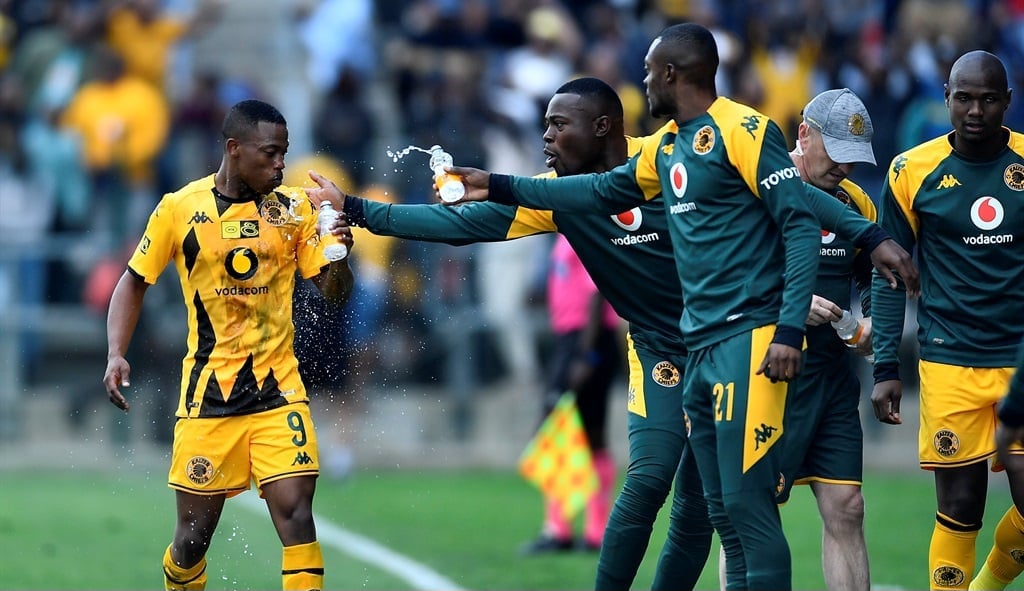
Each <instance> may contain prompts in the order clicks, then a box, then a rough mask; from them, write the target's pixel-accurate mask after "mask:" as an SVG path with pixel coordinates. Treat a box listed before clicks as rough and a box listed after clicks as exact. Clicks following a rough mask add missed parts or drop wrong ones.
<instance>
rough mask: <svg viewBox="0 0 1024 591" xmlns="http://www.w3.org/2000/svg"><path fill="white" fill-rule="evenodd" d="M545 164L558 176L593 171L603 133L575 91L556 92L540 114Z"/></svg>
mask: <svg viewBox="0 0 1024 591" xmlns="http://www.w3.org/2000/svg"><path fill="white" fill-rule="evenodd" d="M544 126H545V129H544V155H545V156H547V159H546V160H545V162H544V163H545V164H546V165H547V166H548V168H554V169H555V172H557V173H558V176H569V175H574V174H582V173H587V172H593V171H594V164H595V161H596V160H598V159H599V157H600V154H601V149H600V147H601V146H602V145H603V138H604V136H605V134H604V133H602V132H601V131H600V130H601V129H603V127H602V126H600V125H599V118H598V117H597V116H596V114H595V113H594V110H593V109H592V108H591V107H590V106H589V105H588V104H587V103H586V101H585V99H583V98H582V97H580V96H579V95H577V94H556V95H555V96H553V97H552V98H551V101H550V102H549V103H548V110H547V112H546V113H545V115H544Z"/></svg>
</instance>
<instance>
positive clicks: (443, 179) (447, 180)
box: [430, 146, 466, 203]
mask: <svg viewBox="0 0 1024 591" xmlns="http://www.w3.org/2000/svg"><path fill="white" fill-rule="evenodd" d="M453 164H454V161H453V160H452V155H451V154H449V153H448V152H445V151H444V148H442V147H441V146H431V147H430V170H432V171H433V172H434V182H435V183H437V192H438V193H440V195H441V201H444V202H445V203H454V202H455V201H458V200H460V199H462V198H463V197H464V196H465V195H466V186H465V185H463V184H462V179H461V178H459V176H458V175H454V174H450V173H447V172H445V171H444V169H445V167H446V166H452V165H453Z"/></svg>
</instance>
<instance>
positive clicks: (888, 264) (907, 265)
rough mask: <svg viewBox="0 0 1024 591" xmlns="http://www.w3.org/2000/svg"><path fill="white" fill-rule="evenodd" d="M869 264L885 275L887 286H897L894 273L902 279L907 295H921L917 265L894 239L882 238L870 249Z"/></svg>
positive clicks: (894, 287) (912, 296)
mask: <svg viewBox="0 0 1024 591" xmlns="http://www.w3.org/2000/svg"><path fill="white" fill-rule="evenodd" d="M871 264H873V265H874V266H875V269H877V270H878V272H879V274H881V275H882V277H885V280H886V281H887V282H888V283H889V287H891V288H893V289H896V288H897V287H898V286H899V283H898V280H897V279H896V276H895V275H894V274H893V272H894V271H895V273H896V275H899V277H900V279H902V280H903V285H904V286H905V287H906V288H907V296H908V297H911V298H916V297H917V296H919V295H921V276H920V274H919V273H918V271H917V265H915V264H914V259H913V258H911V256H910V253H908V252H907V251H906V250H904V249H903V247H902V246H900V245H899V244H897V243H896V241H895V240H893V239H891V238H890V239H889V240H883V241H882V242H880V243H879V244H878V246H876V247H875V249H874V250H872V251H871Z"/></svg>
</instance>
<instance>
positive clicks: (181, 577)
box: [164, 546, 206, 591]
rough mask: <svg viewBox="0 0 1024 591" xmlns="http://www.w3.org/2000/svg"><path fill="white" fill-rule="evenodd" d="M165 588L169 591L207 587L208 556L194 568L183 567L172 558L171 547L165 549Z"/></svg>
mask: <svg viewBox="0 0 1024 591" xmlns="http://www.w3.org/2000/svg"><path fill="white" fill-rule="evenodd" d="M164 589H166V590H167V591H202V590H203V589H206V557H205V556H204V557H203V558H202V560H200V561H199V563H198V564H196V565H195V566H193V567H192V568H181V567H180V566H178V565H177V564H175V563H174V559H173V558H171V547H170V546H167V550H165V551H164Z"/></svg>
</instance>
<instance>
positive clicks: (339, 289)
mask: <svg viewBox="0 0 1024 591" xmlns="http://www.w3.org/2000/svg"><path fill="white" fill-rule="evenodd" d="M314 283H315V284H316V286H317V289H319V290H320V293H321V294H323V296H324V298H325V299H326V300H327V301H329V302H331V303H332V304H335V305H338V306H340V305H343V304H344V303H345V302H347V301H348V298H349V297H350V296H351V295H352V287H353V286H354V285H355V277H354V276H353V275H352V268H351V267H349V265H348V258H347V257H346V258H344V259H341V260H340V261H334V262H332V263H331V264H329V265H327V267H326V268H325V269H324V270H323V271H321V272H320V274H319V275H317V276H316V278H315V279H314Z"/></svg>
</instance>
